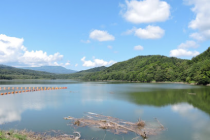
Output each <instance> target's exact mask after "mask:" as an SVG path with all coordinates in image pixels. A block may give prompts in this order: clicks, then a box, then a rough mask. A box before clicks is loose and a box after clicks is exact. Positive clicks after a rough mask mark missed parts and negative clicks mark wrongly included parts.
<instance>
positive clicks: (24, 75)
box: [0, 65, 55, 80]
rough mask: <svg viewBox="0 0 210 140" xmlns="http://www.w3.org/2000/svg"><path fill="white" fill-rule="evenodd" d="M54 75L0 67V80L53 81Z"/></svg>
mask: <svg viewBox="0 0 210 140" xmlns="http://www.w3.org/2000/svg"><path fill="white" fill-rule="evenodd" d="M54 78H55V74H52V73H47V72H41V71H33V70H26V69H18V68H14V67H9V66H5V65H0V79H7V80H11V79H54Z"/></svg>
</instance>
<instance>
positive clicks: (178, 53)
mask: <svg viewBox="0 0 210 140" xmlns="http://www.w3.org/2000/svg"><path fill="white" fill-rule="evenodd" d="M199 54H200V53H199V52H197V51H188V50H185V49H175V50H171V51H170V56H173V57H183V56H197V55H199Z"/></svg>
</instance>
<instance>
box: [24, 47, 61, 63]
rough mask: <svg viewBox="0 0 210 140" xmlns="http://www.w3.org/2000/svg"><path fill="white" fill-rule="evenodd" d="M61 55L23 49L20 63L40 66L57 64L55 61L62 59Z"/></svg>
mask: <svg viewBox="0 0 210 140" xmlns="http://www.w3.org/2000/svg"><path fill="white" fill-rule="evenodd" d="M62 58H63V55H60V54H59V53H55V54H54V55H47V52H43V51H42V50H40V51H33V50H32V51H25V53H24V54H23V56H21V61H20V62H21V63H24V64H26V65H29V66H41V65H53V64H56V65H59V64H58V63H57V62H56V61H60V60H62Z"/></svg>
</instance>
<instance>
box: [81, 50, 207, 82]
mask: <svg viewBox="0 0 210 140" xmlns="http://www.w3.org/2000/svg"><path fill="white" fill-rule="evenodd" d="M80 78H82V79H85V80H92V81H93V80H125V81H139V82H152V81H157V82H161V81H171V82H188V83H190V81H195V82H196V83H197V84H204V85H206V84H208V83H210V47H209V48H208V49H207V50H206V51H205V52H203V53H202V54H200V55H198V56H197V57H194V58H193V59H192V60H183V59H178V58H174V57H166V56H160V55H149V56H137V57H135V58H132V59H129V60H127V61H124V62H119V63H116V64H114V65H112V66H111V67H108V68H106V69H104V70H102V71H99V72H94V73H89V74H86V75H83V77H82V76H81V77H80Z"/></svg>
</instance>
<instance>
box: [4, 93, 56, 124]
mask: <svg viewBox="0 0 210 140" xmlns="http://www.w3.org/2000/svg"><path fill="white" fill-rule="evenodd" d="M49 96H50V98H54V100H53V102H51V101H50V100H46V99H47V98H48V97H49ZM56 97H57V95H56V94H52V93H49V91H46V92H45V93H43V92H42V91H39V92H31V93H22V94H14V95H12V94H11V95H6V96H5V95H4V96H1V97H0V124H5V123H9V122H14V121H21V116H22V113H23V112H25V111H26V110H36V111H38V110H42V109H44V108H46V107H47V106H51V107H57V106H58V104H59V102H56Z"/></svg>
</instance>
